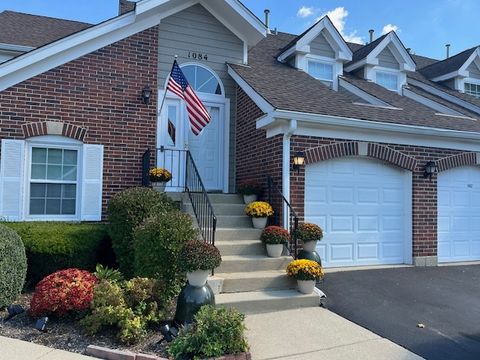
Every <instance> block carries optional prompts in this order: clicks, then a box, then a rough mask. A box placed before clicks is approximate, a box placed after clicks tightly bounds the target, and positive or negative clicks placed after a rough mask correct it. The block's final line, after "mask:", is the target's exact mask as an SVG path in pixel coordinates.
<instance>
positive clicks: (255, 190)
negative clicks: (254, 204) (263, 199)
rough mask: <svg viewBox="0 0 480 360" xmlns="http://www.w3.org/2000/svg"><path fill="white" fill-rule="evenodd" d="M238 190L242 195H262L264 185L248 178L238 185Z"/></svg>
mask: <svg viewBox="0 0 480 360" xmlns="http://www.w3.org/2000/svg"><path fill="white" fill-rule="evenodd" d="M237 191H238V193H239V194H241V195H260V194H261V193H262V187H261V186H260V185H259V184H258V183H257V182H255V181H253V180H246V181H244V182H242V183H240V185H238V188H237Z"/></svg>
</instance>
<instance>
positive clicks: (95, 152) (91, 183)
mask: <svg viewBox="0 0 480 360" xmlns="http://www.w3.org/2000/svg"><path fill="white" fill-rule="evenodd" d="M102 180H103V145H83V168H82V185H81V189H82V200H81V207H82V211H81V220H83V221H100V220H102Z"/></svg>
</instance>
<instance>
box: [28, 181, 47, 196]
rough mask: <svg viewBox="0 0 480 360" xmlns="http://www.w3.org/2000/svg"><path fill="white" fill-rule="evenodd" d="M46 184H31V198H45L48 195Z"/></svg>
mask: <svg viewBox="0 0 480 360" xmlns="http://www.w3.org/2000/svg"><path fill="white" fill-rule="evenodd" d="M46 190H47V185H46V184H31V185H30V197H32V198H44V197H45V195H46Z"/></svg>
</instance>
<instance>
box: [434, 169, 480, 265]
mask: <svg viewBox="0 0 480 360" xmlns="http://www.w3.org/2000/svg"><path fill="white" fill-rule="evenodd" d="M479 188H480V169H479V168H478V167H475V166H465V167H460V168H456V169H452V170H448V171H445V172H442V173H440V174H439V176H438V200H439V201H438V259H439V261H440V262H451V261H471V260H480V246H479V244H480V191H479Z"/></svg>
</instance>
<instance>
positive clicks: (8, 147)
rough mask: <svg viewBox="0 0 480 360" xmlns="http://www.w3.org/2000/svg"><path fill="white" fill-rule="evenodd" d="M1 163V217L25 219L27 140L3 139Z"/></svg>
mask: <svg viewBox="0 0 480 360" xmlns="http://www.w3.org/2000/svg"><path fill="white" fill-rule="evenodd" d="M0 156H1V163H0V217H1V218H2V219H4V220H7V221H20V220H23V188H24V169H25V141H24V140H7V139H2V152H1V155H0Z"/></svg>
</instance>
